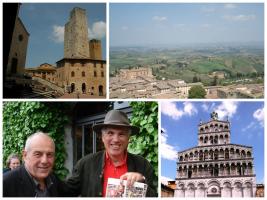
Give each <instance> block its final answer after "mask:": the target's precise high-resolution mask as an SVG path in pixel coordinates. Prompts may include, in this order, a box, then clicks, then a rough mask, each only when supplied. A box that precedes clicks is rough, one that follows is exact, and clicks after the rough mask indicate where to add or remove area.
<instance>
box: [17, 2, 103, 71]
mask: <svg viewBox="0 0 267 200" xmlns="http://www.w3.org/2000/svg"><path fill="white" fill-rule="evenodd" d="M74 7H80V8H83V9H86V14H87V23H88V25H89V29H90V31H89V38H90V39H93V38H92V37H94V38H97V39H101V41H102V57H103V59H106V4H105V3H97V4H96V3H79V4H74V3H23V4H22V6H21V8H20V11H19V16H20V18H21V19H22V21H23V23H24V25H25V27H26V29H27V30H28V32H29V33H30V38H29V43H28V49H27V58H26V67H35V66H39V65H40V64H42V63H45V62H46V63H49V64H55V63H56V61H58V60H60V59H62V58H63V55H64V43H63V41H64V25H65V24H66V23H67V21H68V20H69V15H70V11H71V10H72V9H73V8H74Z"/></svg>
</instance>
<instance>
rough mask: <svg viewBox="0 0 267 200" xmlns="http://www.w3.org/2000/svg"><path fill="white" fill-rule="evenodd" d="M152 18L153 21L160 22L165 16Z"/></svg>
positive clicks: (165, 18) (164, 19)
mask: <svg viewBox="0 0 267 200" xmlns="http://www.w3.org/2000/svg"><path fill="white" fill-rule="evenodd" d="M152 19H153V20H154V21H158V22H162V21H166V20H167V17H160V16H154V17H153V18H152Z"/></svg>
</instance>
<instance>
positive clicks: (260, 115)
mask: <svg viewBox="0 0 267 200" xmlns="http://www.w3.org/2000/svg"><path fill="white" fill-rule="evenodd" d="M253 117H254V118H255V119H256V120H258V122H259V123H260V125H261V126H262V127H264V107H263V108H260V109H258V110H256V111H255V112H254V113H253Z"/></svg>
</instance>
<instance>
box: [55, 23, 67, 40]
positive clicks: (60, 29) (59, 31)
mask: <svg viewBox="0 0 267 200" xmlns="http://www.w3.org/2000/svg"><path fill="white" fill-rule="evenodd" d="M64 29H65V28H64V26H58V25H54V26H53V32H52V40H54V41H55V42H56V43H62V42H64Z"/></svg>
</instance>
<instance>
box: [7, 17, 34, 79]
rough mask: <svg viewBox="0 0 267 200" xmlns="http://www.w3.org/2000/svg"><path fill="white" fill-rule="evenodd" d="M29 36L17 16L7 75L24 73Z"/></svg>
mask: <svg viewBox="0 0 267 200" xmlns="http://www.w3.org/2000/svg"><path fill="white" fill-rule="evenodd" d="M29 36H30V34H29V33H28V31H27V29H26V28H25V26H24V25H23V23H22V21H21V20H20V18H19V17H17V18H16V21H15V27H14V32H13V36H12V41H11V46H10V51H9V56H8V64H7V75H11V74H23V73H24V68H25V62H26V54H27V47H28V40H29Z"/></svg>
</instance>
